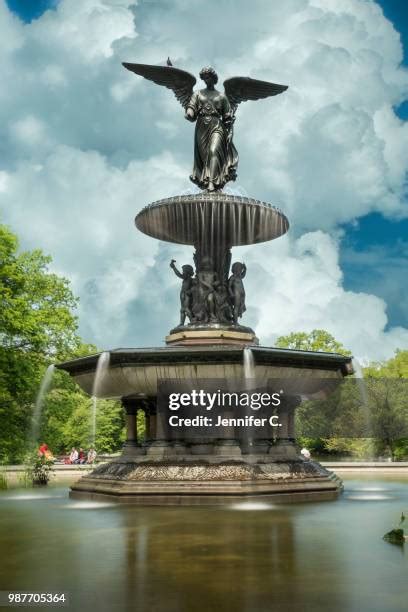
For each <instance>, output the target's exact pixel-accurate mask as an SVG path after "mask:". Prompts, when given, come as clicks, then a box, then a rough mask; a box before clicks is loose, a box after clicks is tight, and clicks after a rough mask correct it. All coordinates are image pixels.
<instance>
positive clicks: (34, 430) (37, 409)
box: [30, 364, 55, 444]
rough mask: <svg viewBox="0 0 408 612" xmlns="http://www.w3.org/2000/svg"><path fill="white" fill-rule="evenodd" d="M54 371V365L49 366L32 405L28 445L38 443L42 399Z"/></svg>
mask: <svg viewBox="0 0 408 612" xmlns="http://www.w3.org/2000/svg"><path fill="white" fill-rule="evenodd" d="M54 370H55V366H54V364H51V365H49V366H48V368H47V369H46V371H45V374H44V376H43V379H42V381H41V385H40V389H39V391H38V394H37V398H36V400H35V405H34V410H33V415H32V422H31V430H30V443H34V444H37V443H38V442H39V440H38V437H39V435H40V425H41V414H42V409H43V405H44V399H45V396H46V395H47V393H48V390H49V388H50V385H51V382H52V377H53V374H54Z"/></svg>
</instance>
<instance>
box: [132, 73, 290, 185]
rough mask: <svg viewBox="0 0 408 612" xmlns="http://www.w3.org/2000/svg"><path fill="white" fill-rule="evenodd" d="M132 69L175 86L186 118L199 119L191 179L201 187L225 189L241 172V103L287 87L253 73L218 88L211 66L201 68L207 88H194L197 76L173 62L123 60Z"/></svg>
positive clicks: (173, 87)
mask: <svg viewBox="0 0 408 612" xmlns="http://www.w3.org/2000/svg"><path fill="white" fill-rule="evenodd" d="M123 66H124V67H125V68H127V69H128V70H131V71H132V72H134V73H136V74H138V75H140V76H142V77H144V78H145V79H148V80H149V81H153V82H154V83H156V84H157V85H163V86H165V87H167V88H169V89H172V90H173V92H174V93H175V95H176V98H177V100H178V101H179V102H180V103H181V105H182V106H183V108H184V110H185V118H186V119H188V120H189V121H193V122H194V121H195V122H196V129H195V137H194V167H193V172H192V174H191V176H190V179H191V180H192V181H193V183H195V184H196V185H198V186H199V187H200V188H201V189H206V190H207V191H217V190H221V189H222V188H223V187H224V185H225V184H226V183H227V182H228V181H234V180H235V178H236V175H237V165H238V152H237V150H236V148H235V146H234V144H233V142H232V137H233V124H234V121H235V113H236V110H237V108H238V104H240V103H241V102H244V101H246V100H259V99H260V98H267V97H269V96H276V95H277V94H280V93H282V92H284V91H285V90H286V89H287V86H286V85H276V84H275V83H269V82H267V81H259V80H257V79H251V78H250V77H232V78H230V79H227V80H226V81H224V93H222V92H220V91H218V90H217V89H215V85H216V84H217V81H218V75H217V73H216V72H215V70H214V69H213V68H211V67H210V66H207V67H205V68H203V69H202V70H201V71H200V78H201V79H202V80H203V81H204V83H205V88H204V89H200V90H198V91H193V87H194V85H195V84H196V78H195V77H194V76H193V75H192V74H190V73H189V72H186V71H185V70H180V69H179V68H175V67H174V66H173V65H167V66H152V65H149V64H129V63H127V62H124V63H123Z"/></svg>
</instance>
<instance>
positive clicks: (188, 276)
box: [170, 259, 194, 325]
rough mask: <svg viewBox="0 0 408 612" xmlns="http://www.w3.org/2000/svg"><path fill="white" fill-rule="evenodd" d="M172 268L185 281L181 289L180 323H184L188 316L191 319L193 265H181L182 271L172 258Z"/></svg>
mask: <svg viewBox="0 0 408 612" xmlns="http://www.w3.org/2000/svg"><path fill="white" fill-rule="evenodd" d="M170 268H171V269H172V270H173V272H174V274H175V275H176V276H178V278H182V279H183V282H182V285H181V290H180V325H184V323H185V320H186V317H188V318H189V319H190V321H191V319H192V314H191V305H192V288H193V276H194V269H193V266H190V265H189V264H186V265H184V266H181V269H182V272H179V270H177V268H176V260H175V259H172V260H171V262H170Z"/></svg>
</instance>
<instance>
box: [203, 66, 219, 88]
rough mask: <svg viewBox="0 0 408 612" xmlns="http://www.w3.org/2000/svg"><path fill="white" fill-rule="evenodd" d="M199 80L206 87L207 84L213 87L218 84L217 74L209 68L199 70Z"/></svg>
mask: <svg viewBox="0 0 408 612" xmlns="http://www.w3.org/2000/svg"><path fill="white" fill-rule="evenodd" d="M200 79H202V80H203V81H204V83H205V84H206V85H208V83H210V84H211V85H215V84H216V83H217V82H218V74H217V73H216V72H215V70H214V68H211V66H205V67H204V68H202V69H201V70H200Z"/></svg>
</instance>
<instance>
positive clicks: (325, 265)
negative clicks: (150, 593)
mask: <svg viewBox="0 0 408 612" xmlns="http://www.w3.org/2000/svg"><path fill="white" fill-rule="evenodd" d="M214 14H216V15H217V18H216V19H213V20H211V19H209V16H211V15H214ZM407 31H408V5H407V4H406V3H405V2H401V1H400V0H382V1H381V2H374V1H371V0H285V2H278V1H272V2H271V1H270V0H254V1H253V2H251V3H249V2H247V0H171V1H170V0H160V1H153V0H139V3H138V4H137V3H136V2H135V1H133V0H81V2H76V1H74V0H60V1H57V0H54V1H53V2H49V1H46V0H38V1H37V2H36V1H31V2H27V0H8V2H6V1H5V0H0V48H1V49H0V51H1V57H2V60H1V63H0V73H1V76H2V83H3V84H6V87H3V88H2V90H1V91H0V222H3V223H6V224H7V225H9V226H10V227H11V229H12V230H13V231H15V232H16V233H17V234H18V236H19V238H20V242H21V246H22V248H29V249H32V248H41V249H43V250H44V252H46V253H48V254H50V255H51V256H52V258H53V264H52V268H53V270H54V271H56V272H57V273H59V274H62V275H64V276H66V277H67V278H69V279H70V281H71V283H72V287H73V290H74V292H75V294H76V295H78V296H79V298H80V306H79V310H78V315H79V323H80V332H81V334H82V337H83V339H84V340H85V341H88V342H94V343H95V344H96V345H97V346H98V347H99V348H101V349H110V348H115V347H119V346H128V347H129V346H160V345H162V344H163V339H164V336H165V335H166V334H167V333H168V331H169V329H170V328H171V327H173V326H174V325H175V324H176V323H177V319H178V309H179V305H178V295H179V286H178V285H179V281H178V280H177V279H176V278H175V277H174V275H173V274H172V272H171V270H170V268H169V265H168V264H169V262H170V260H171V259H172V258H174V259H176V260H177V262H178V263H179V264H180V265H181V264H183V263H190V262H191V259H192V252H191V249H190V248H189V247H182V246H177V245H171V244H167V243H160V242H158V241H155V240H153V239H151V238H148V237H147V236H144V235H143V234H140V233H139V232H137V231H136V229H135V228H134V224H133V219H134V216H135V215H136V213H137V212H138V211H139V210H140V209H141V208H142V207H143V206H145V205H146V204H148V203H150V202H152V201H154V200H158V199H160V198H162V197H166V196H171V195H177V194H182V193H189V192H191V190H192V185H191V184H190V183H189V180H188V176H189V174H190V170H191V165H192V143H193V128H192V126H191V124H189V123H188V122H186V121H185V120H184V118H183V111H182V109H181V107H180V106H179V105H178V103H177V101H176V100H175V98H174V97H173V95H172V93H171V92H169V91H168V90H166V89H164V88H160V87H157V86H155V85H154V84H152V83H149V82H147V81H144V80H143V79H141V78H138V77H136V76H135V75H133V74H131V73H129V72H127V71H125V70H124V69H123V68H122V67H121V62H122V61H138V62H141V63H152V64H164V63H165V61H166V58H167V56H170V57H171V59H172V61H173V63H174V64H175V65H176V66H178V67H180V68H184V69H186V70H189V71H190V72H192V73H194V74H196V75H197V74H198V72H199V70H200V68H201V67H202V66H204V65H208V64H210V65H213V66H214V67H215V68H216V69H217V70H218V72H219V75H220V83H219V85H221V83H222V81H223V80H224V79H225V78H227V77H230V76H236V75H242V76H252V77H255V78H260V79H264V80H270V81H273V82H277V83H282V84H287V85H289V89H288V91H287V92H286V93H285V94H283V95H281V96H277V97H276V98H272V99H269V100H262V101H259V102H256V103H255V102H248V103H244V104H241V105H240V107H239V110H238V113H237V121H236V124H235V136H234V138H235V144H236V146H237V148H238V151H239V153H240V165H239V168H238V179H237V182H236V183H234V184H230V185H229V189H230V190H231V191H232V192H233V193H240V194H245V195H248V196H251V197H255V198H257V199H263V200H265V201H268V202H271V203H272V204H274V205H277V206H279V207H280V208H281V209H283V211H284V212H285V213H286V215H287V216H288V217H289V220H290V224H291V228H290V231H289V233H288V234H287V235H286V236H285V237H283V238H280V239H278V240H275V241H273V242H271V243H267V244H263V245H256V246H252V247H246V248H245V247H242V248H240V249H235V250H234V253H233V258H234V260H235V259H241V260H244V261H245V262H246V264H247V267H248V274H247V277H246V291H247V308H248V310H247V312H246V313H245V316H244V318H243V319H242V323H243V324H245V325H251V326H252V327H254V328H255V329H256V332H257V334H258V336H259V338H260V340H261V344H263V345H266V346H268V345H273V343H274V341H275V340H276V338H277V337H278V336H280V335H283V334H288V333H290V332H292V331H311V330H312V329H314V328H324V329H327V330H328V331H329V332H331V333H332V334H333V335H334V336H335V337H336V338H337V339H338V340H339V341H341V342H342V343H343V344H344V345H345V346H347V347H348V348H350V349H351V350H352V351H353V353H354V355H355V356H356V357H358V358H359V359H360V360H363V361H372V360H382V359H386V358H389V357H391V356H392V355H393V353H394V351H395V350H396V349H397V348H407V346H408V308H407V292H406V266H407V255H408V240H407V229H408V214H407V210H408V208H407V181H406V177H407V167H408V146H407V145H408V127H407V123H406V121H407V120H408V102H407V98H408V70H407V54H408V51H407V47H406V45H407V44H408V43H407V42H406V41H407V36H408V33H407ZM404 46H405V55H404Z"/></svg>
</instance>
